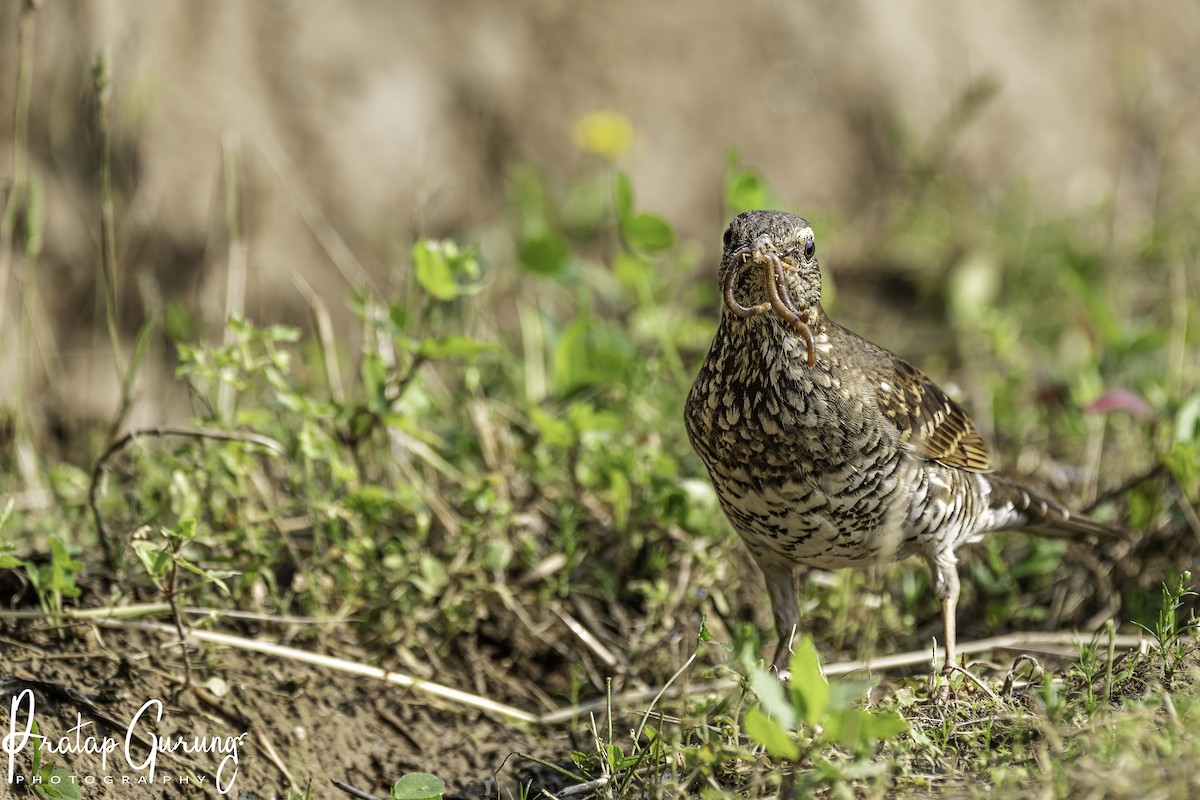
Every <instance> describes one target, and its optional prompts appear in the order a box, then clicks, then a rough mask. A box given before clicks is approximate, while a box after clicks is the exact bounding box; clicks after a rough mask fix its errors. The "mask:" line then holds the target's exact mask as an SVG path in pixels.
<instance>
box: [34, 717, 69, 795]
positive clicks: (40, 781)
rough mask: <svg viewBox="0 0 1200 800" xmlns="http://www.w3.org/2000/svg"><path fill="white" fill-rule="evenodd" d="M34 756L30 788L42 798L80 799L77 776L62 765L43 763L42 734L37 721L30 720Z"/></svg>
mask: <svg viewBox="0 0 1200 800" xmlns="http://www.w3.org/2000/svg"><path fill="white" fill-rule="evenodd" d="M29 724H30V733H31V737H30V738H32V739H33V745H32V746H33V756H32V764H31V766H30V775H31V776H32V777H31V780H30V789H31V790H32V791H33V794H34V796H35V797H38V798H40V800H80V797H81V795H80V792H79V784H78V783H76V782H75V776H74V775H72V774H71V773H70V772H67V771H66V770H65V769H62V768H61V767H56V766H54V765H52V764H49V763H47V764H43V763H42V734H41V731H40V730H39V729H38V724H37V722H35V721H32V720H31V721H30V723H29Z"/></svg>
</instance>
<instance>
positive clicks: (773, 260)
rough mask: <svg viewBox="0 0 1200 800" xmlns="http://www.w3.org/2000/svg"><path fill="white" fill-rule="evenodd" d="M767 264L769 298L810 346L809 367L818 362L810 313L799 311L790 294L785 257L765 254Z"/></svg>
mask: <svg viewBox="0 0 1200 800" xmlns="http://www.w3.org/2000/svg"><path fill="white" fill-rule="evenodd" d="M762 258H763V260H764V261H765V262H766V265H767V300H768V301H769V302H770V304H771V308H773V309H775V313H776V314H778V315H779V316H781V317H783V320H784V322H786V323H787V324H789V325H791V326H792V327H793V328H795V329H796V330H797V331H798V332H799V334H800V338H802V339H804V344H805V345H806V346H807V347H808V368H809V369H812V368H813V367H815V366H816V364H817V343H816V341H815V340H814V339H813V333H812V329H810V328H809V327H808V314H807V313H803V314H801V313H797V311H796V306H795V305H794V304H793V303H792V297H791V295H790V294H788V290H787V283H786V282H785V281H784V277H783V266H784V265H783V259H781V258H780V257H779V256H776V255H763V256H762Z"/></svg>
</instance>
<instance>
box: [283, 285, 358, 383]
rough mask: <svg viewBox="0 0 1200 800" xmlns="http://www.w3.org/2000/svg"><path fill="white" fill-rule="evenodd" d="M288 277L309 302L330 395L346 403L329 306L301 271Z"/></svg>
mask: <svg viewBox="0 0 1200 800" xmlns="http://www.w3.org/2000/svg"><path fill="white" fill-rule="evenodd" d="M288 277H289V278H291V279H292V285H293V286H295V287H296V289H297V290H298V291H299V292H300V294H302V295H304V302H306V303H308V308H309V310H310V311H311V312H312V316H313V324H314V325H315V326H316V328H317V339H318V340H319V341H320V342H321V356H322V360H323V361H324V362H325V383H326V384H328V386H329V396H330V397H332V398H333V399H334V400H335V401H336V402H338V403H345V402H346V389H345V387H344V386H342V373H341V368H340V367H339V366H338V357H337V344H336V342H335V340H334V334H333V319H332V318H331V317H330V316H329V306H327V305H326V304H325V301H324V300H322V299H321V295H319V294H317V293H316V291H315V290H314V289H313V288H312V286H310V285H309V283H308V281H306V280H304V278H303V277H301V276H300V274H299V273H297V272H292V273H289V274H288Z"/></svg>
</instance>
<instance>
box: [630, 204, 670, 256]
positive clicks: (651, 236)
mask: <svg viewBox="0 0 1200 800" xmlns="http://www.w3.org/2000/svg"><path fill="white" fill-rule="evenodd" d="M621 229H622V231H623V232H624V233H625V238H626V239H627V240H628V241H629V245H630V247H632V248H634V249H635V250H645V251H647V252H651V253H659V252H662V251H664V250H670V249H671V248H672V247H674V246H675V232H674V231H672V230H671V226H670V225H668V224H667V221H666V220H665V219H663V218H662V217H660V216H658V215H657V214H650V213H647V212H643V213H641V214H634V215H633V216H631V217H628V218H626V219H625V220H624V222H623V223H622V225H621Z"/></svg>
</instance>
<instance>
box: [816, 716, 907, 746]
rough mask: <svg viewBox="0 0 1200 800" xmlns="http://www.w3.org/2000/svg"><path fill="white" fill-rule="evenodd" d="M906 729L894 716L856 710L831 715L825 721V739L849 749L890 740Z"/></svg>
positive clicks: (898, 718)
mask: <svg viewBox="0 0 1200 800" xmlns="http://www.w3.org/2000/svg"><path fill="white" fill-rule="evenodd" d="M907 729H908V723H906V722H905V721H904V720H903V719H901V718H900V717H898V716H896V715H895V714H872V713H871V712H869V711H862V710H860V709H857V708H848V709H845V710H843V711H842V712H841V713H840V714H831V715H829V717H828V718H827V719H826V721H825V737H826V738H827V739H831V740H832V741H834V742H837V743H838V744H841V745H844V746H846V747H850V748H859V747H863V746H865V745H869V744H873V743H875V742H879V741H883V740H884V739H890V738H892V737H894V736H897V735H899V734H901V733H903V732H904V731H905V730H907Z"/></svg>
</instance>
